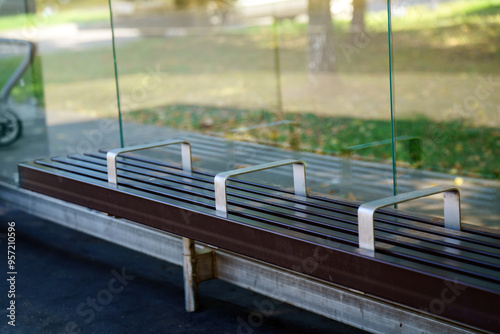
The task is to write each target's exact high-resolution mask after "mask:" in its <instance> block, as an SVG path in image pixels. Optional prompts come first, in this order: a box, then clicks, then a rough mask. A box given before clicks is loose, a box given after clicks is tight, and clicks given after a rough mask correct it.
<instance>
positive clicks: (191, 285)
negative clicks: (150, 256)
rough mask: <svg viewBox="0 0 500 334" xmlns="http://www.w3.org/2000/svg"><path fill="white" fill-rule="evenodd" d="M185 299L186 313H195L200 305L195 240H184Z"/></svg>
mask: <svg viewBox="0 0 500 334" xmlns="http://www.w3.org/2000/svg"><path fill="white" fill-rule="evenodd" d="M182 240H183V245H184V247H183V255H184V256H183V257H184V298H185V302H186V311H188V312H194V311H196V309H197V308H198V305H199V294H198V278H197V270H196V249H195V243H194V240H192V239H188V238H183V239H182Z"/></svg>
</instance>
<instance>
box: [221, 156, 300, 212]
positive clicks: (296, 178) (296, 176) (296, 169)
mask: <svg viewBox="0 0 500 334" xmlns="http://www.w3.org/2000/svg"><path fill="white" fill-rule="evenodd" d="M286 165H293V184H294V189H295V195H297V196H303V197H307V189H306V169H305V164H304V162H303V161H301V160H293V159H285V160H279V161H275V162H268V163H264V164H260V165H255V166H250V167H245V168H240V169H235V170H231V171H227V172H222V173H219V174H217V175H215V178H214V189H215V208H216V210H217V215H219V216H222V217H227V193H226V181H227V179H228V178H230V177H232V176H236V175H241V174H247V173H252V172H257V171H261V170H265V169H270V168H275V167H281V166H286Z"/></svg>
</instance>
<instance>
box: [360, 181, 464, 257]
mask: <svg viewBox="0 0 500 334" xmlns="http://www.w3.org/2000/svg"><path fill="white" fill-rule="evenodd" d="M439 193H444V194H443V195H444V226H445V227H446V228H449V229H452V230H457V231H460V228H461V225H460V221H461V217H460V192H459V190H458V189H457V188H455V187H448V186H436V187H432V188H427V189H420V190H415V191H411V192H408V193H404V194H399V195H396V196H392V197H387V198H382V199H379V200H376V201H372V202H368V203H364V204H362V205H361V206H360V207H359V209H358V231H359V248H361V249H365V250H368V251H375V231H374V223H373V216H374V214H375V211H376V210H378V209H380V208H383V207H386V206H389V205H393V204H398V203H403V202H407V201H411V200H413V199H417V198H421V197H426V196H430V195H435V194H439Z"/></svg>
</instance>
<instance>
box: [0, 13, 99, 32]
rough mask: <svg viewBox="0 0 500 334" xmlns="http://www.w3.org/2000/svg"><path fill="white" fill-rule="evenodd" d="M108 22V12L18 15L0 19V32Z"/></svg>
mask: <svg viewBox="0 0 500 334" xmlns="http://www.w3.org/2000/svg"><path fill="white" fill-rule="evenodd" d="M104 20H108V21H109V11H107V10H106V9H105V8H104V9H101V10H92V9H91V10H88V9H87V10H85V9H81V8H79V9H75V10H66V11H59V12H55V13H54V14H53V15H50V16H46V15H44V14H39V13H37V14H19V15H12V16H5V17H2V18H1V20H0V31H5V30H18V29H28V30H29V31H31V30H32V29H35V28H37V27H46V26H53V25H58V24H64V23H79V24H82V23H88V22H95V21H104Z"/></svg>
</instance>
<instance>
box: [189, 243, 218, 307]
mask: <svg viewBox="0 0 500 334" xmlns="http://www.w3.org/2000/svg"><path fill="white" fill-rule="evenodd" d="M182 242H183V251H182V255H183V256H182V257H183V263H184V266H183V269H184V299H185V304H186V311H188V312H194V311H196V310H197V309H198V307H199V304H200V297H199V289H198V283H200V282H204V281H208V280H210V279H213V278H216V275H215V254H214V251H213V250H212V249H210V248H206V247H204V248H199V249H196V244H195V241H194V240H192V239H189V238H182Z"/></svg>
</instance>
